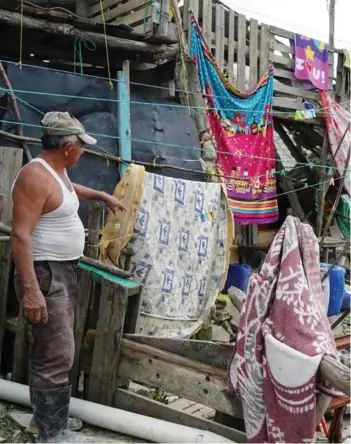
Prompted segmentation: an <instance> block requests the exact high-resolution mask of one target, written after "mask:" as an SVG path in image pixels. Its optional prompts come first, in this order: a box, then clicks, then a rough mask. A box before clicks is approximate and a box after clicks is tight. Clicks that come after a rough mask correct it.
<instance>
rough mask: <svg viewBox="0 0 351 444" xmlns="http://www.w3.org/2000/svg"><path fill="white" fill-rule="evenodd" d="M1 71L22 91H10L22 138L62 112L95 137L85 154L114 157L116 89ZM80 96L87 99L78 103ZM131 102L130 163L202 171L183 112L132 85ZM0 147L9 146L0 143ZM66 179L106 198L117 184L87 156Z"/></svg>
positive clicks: (109, 170) (80, 78) (5, 116)
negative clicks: (46, 116) (46, 118)
mask: <svg viewBox="0 0 351 444" xmlns="http://www.w3.org/2000/svg"><path fill="white" fill-rule="evenodd" d="M5 65H6V70H7V73H8V77H9V79H10V81H11V84H12V88H13V89H14V90H21V91H26V92H18V91H15V95H16V97H17V98H18V100H17V101H18V106H19V109H20V114H21V119H22V122H23V123H24V126H23V133H24V134H25V135H26V136H28V137H40V135H41V130H40V127H39V126H40V120H41V118H42V115H43V114H44V113H46V112H48V111H68V112H70V113H71V114H73V115H75V116H76V117H77V118H78V119H79V120H80V121H81V122H82V123H83V125H84V126H85V128H86V130H87V132H89V133H92V134H98V136H96V138H97V139H98V146H97V147H94V148H92V147H89V148H92V149H94V150H96V151H100V152H104V151H105V152H108V153H110V154H113V155H117V156H118V155H119V145H118V128H117V118H118V117H117V115H118V112H117V105H118V103H117V101H116V100H117V88H116V83H114V85H115V87H114V89H113V90H111V89H110V87H109V83H108V81H107V80H105V79H101V78H94V77H91V76H85V75H75V74H71V73H65V72H62V71H56V70H50V69H45V68H41V67H28V66H24V67H23V68H22V69H21V70H20V69H18V67H17V66H15V65H14V64H12V63H8V64H5ZM139 81H140V83H148V84H156V82H157V80H156V79H153V76H152V75H151V76H150V75H147V74H144V76H143V79H141V80H139ZM67 96H70V97H67ZM83 96H84V97H89V98H90V99H83V98H82V97H83ZM21 100H24V101H25V102H27V103H23V102H22V101H21ZM131 102H135V103H131V134H132V139H135V140H132V158H133V159H135V160H141V161H146V162H151V163H153V162H154V161H155V160H156V161H157V163H159V164H171V165H175V166H179V167H185V168H191V169H195V170H202V165H201V161H200V157H201V156H200V145H199V141H198V137H197V131H196V127H195V123H194V121H193V119H192V118H191V117H190V116H189V112H188V109H187V108H186V107H180V106H179V104H177V103H175V102H173V101H172V100H169V99H168V100H167V99H163V98H162V89H159V88H152V87H145V86H140V85H133V84H131ZM163 105H166V106H163ZM0 115H1V120H5V121H12V120H13V119H12V113H11V111H10V109H9V107H8V108H7V110H6V111H5V112H2V113H0ZM31 125H34V126H31ZM1 126H2V129H3V130H6V131H11V132H14V126H13V125H11V124H9V123H5V122H1ZM103 136H108V137H103ZM1 143H2V144H3V145H9V146H11V143H12V142H9V141H5V140H4V139H3V140H2V141H1ZM167 144H168V145H167ZM172 145H178V147H177V146H172ZM179 146H184V147H189V148H180V147H179ZM194 148H195V149H194ZM31 150H32V153H33V155H37V154H38V152H39V150H40V147H39V146H34V145H31ZM148 170H149V171H153V172H155V173H158V174H163V175H168V176H173V177H179V178H185V179H189V180H199V181H201V180H204V179H203V175H202V174H198V173H184V172H181V171H176V170H171V169H161V168H157V169H153V170H152V169H148ZM69 175H70V177H71V180H72V181H74V182H77V183H80V184H82V185H85V186H89V187H92V188H95V189H99V190H104V191H106V192H108V193H112V192H113V190H114V187H115V185H116V183H117V182H118V180H119V172H118V164H117V163H115V162H107V161H106V160H105V159H102V158H99V157H97V156H93V155H89V154H86V155H85V156H83V157H82V159H81V160H80V162H79V164H78V165H77V166H76V167H74V168H72V169H71V170H70V171H69ZM87 205H88V204H87V203H82V205H81V209H80V216H81V217H82V219H83V221H84V223H85V224H86V222H87Z"/></svg>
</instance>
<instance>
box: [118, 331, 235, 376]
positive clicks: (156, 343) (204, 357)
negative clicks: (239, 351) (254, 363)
mask: <svg viewBox="0 0 351 444" xmlns="http://www.w3.org/2000/svg"><path fill="white" fill-rule="evenodd" d="M124 338H125V339H129V340H131V341H135V342H138V343H139V344H144V345H148V346H150V347H155V348H158V349H160V350H163V351H167V352H169V353H175V354H177V355H180V356H184V358H187V359H191V360H193V361H199V362H202V363H203V364H210V365H212V366H213V367H217V368H221V369H223V370H226V369H227V368H228V364H229V362H230V359H231V357H232V356H233V346H232V345H230V344H219V343H214V342H209V341H197V340H194V339H170V338H155V337H152V336H144V335H136V334H135V335H128V334H126V335H124Z"/></svg>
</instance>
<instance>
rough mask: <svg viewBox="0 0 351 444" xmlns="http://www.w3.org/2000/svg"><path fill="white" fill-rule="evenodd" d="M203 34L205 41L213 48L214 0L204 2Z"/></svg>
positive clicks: (204, 0)
mask: <svg viewBox="0 0 351 444" xmlns="http://www.w3.org/2000/svg"><path fill="white" fill-rule="evenodd" d="M202 32H203V36H204V39H205V41H206V42H207V44H208V45H209V46H210V47H211V36H212V0H203V1H202Z"/></svg>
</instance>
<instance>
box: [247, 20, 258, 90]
mask: <svg viewBox="0 0 351 444" xmlns="http://www.w3.org/2000/svg"><path fill="white" fill-rule="evenodd" d="M249 59H250V89H251V88H254V87H255V86H256V85H257V81H258V78H257V77H258V76H257V73H258V71H257V64H258V21H257V20H254V19H251V20H250V57H249Z"/></svg>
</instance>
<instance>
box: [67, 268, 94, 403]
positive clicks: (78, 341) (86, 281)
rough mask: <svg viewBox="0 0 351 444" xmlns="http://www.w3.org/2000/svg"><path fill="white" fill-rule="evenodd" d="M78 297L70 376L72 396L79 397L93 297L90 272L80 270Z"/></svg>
mask: <svg viewBox="0 0 351 444" xmlns="http://www.w3.org/2000/svg"><path fill="white" fill-rule="evenodd" d="M78 282H79V286H78V297H77V305H76V312H75V322H74V342H75V356H74V364H73V368H72V371H71V375H70V381H71V384H72V396H77V392H78V381H79V376H80V354H81V349H82V343H83V339H84V334H85V329H86V322H87V318H88V310H89V299H90V298H89V296H90V295H91V287H92V279H91V274H90V272H89V271H85V270H79V280H78Z"/></svg>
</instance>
